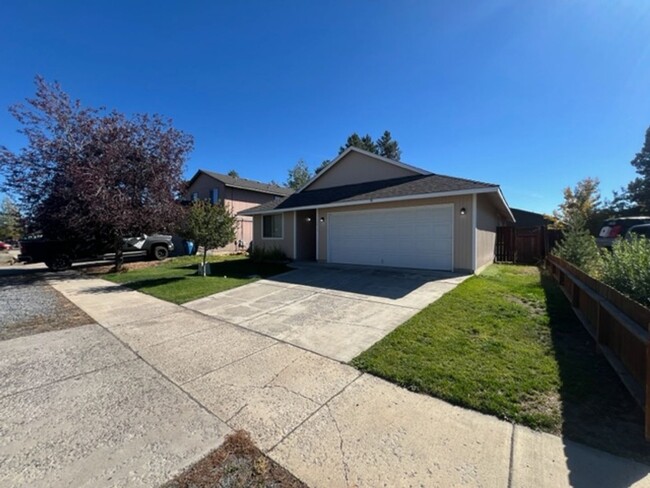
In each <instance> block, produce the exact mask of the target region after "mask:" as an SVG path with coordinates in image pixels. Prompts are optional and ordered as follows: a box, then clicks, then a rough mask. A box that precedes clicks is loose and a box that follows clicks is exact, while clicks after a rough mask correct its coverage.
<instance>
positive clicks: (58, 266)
mask: <svg viewBox="0 0 650 488" xmlns="http://www.w3.org/2000/svg"><path fill="white" fill-rule="evenodd" d="M45 265H46V266H47V267H48V268H49V269H50V271H65V270H66V269H70V268H71V267H72V260H71V259H70V258H69V257H68V256H66V255H65V254H57V255H56V256H54V257H53V258H52V259H50V260H48V261H45Z"/></svg>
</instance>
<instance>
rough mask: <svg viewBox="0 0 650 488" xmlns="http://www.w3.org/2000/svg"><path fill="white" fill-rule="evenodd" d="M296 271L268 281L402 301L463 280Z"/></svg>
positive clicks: (371, 271) (344, 269)
mask: <svg viewBox="0 0 650 488" xmlns="http://www.w3.org/2000/svg"><path fill="white" fill-rule="evenodd" d="M296 267H297V269H296V270H295V271H292V272H289V273H284V274H280V275H276V276H271V277H269V278H267V280H268V281H271V282H273V281H274V282H278V283H283V284H289V285H302V286H310V287H314V288H324V289H330V290H336V291H341V292H348V293H356V294H360V295H370V296H374V297H379V298H387V299H392V300H398V299H400V298H403V297H405V296H407V295H408V294H410V293H412V292H414V291H415V290H418V289H419V288H421V287H422V286H424V285H426V284H427V283H432V282H436V281H445V280H452V281H451V282H455V283H457V282H458V280H459V279H460V278H461V277H462V276H463V275H460V274H455V273H449V272H444V271H425V270H415V269H413V270H409V269H396V268H385V269H380V268H369V267H365V266H338V265H337V266H334V265H322V264H302V263H298V264H297V265H296ZM454 280H455V281H454Z"/></svg>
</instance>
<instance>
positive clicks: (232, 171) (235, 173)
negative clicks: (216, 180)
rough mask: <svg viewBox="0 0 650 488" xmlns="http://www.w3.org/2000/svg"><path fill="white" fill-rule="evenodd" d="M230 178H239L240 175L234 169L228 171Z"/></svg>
mask: <svg viewBox="0 0 650 488" xmlns="http://www.w3.org/2000/svg"><path fill="white" fill-rule="evenodd" d="M228 176H230V177H231V178H239V173H237V171H235V170H234V169H231V170H230V171H228Z"/></svg>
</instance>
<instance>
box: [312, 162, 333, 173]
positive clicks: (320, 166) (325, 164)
mask: <svg viewBox="0 0 650 488" xmlns="http://www.w3.org/2000/svg"><path fill="white" fill-rule="evenodd" d="M330 163H331V161H330V160H329V159H326V160H325V161H323V162H322V163H320V165H319V166H318V167H317V168H316V169H315V170H314V174H316V175H317V174H318V173H320V172H321V171H323V170H324V169H325V168H327V166H329V164H330Z"/></svg>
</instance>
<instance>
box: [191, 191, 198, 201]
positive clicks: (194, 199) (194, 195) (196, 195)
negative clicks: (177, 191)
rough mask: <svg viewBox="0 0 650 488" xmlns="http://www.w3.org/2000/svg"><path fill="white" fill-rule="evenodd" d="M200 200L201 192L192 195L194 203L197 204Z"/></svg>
mask: <svg viewBox="0 0 650 488" xmlns="http://www.w3.org/2000/svg"><path fill="white" fill-rule="evenodd" d="M198 199H199V192H198V191H195V192H193V193H192V201H193V202H196V201H197V200H198Z"/></svg>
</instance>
